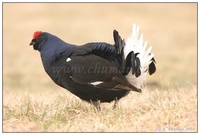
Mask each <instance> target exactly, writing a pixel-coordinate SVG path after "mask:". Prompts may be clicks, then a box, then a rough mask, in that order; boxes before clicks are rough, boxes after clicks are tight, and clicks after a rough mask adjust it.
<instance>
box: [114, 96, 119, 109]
mask: <svg viewBox="0 0 200 135" xmlns="http://www.w3.org/2000/svg"><path fill="white" fill-rule="evenodd" d="M118 102H119V100H118V99H117V97H116V98H115V101H114V105H113V110H116V108H117V104H118Z"/></svg>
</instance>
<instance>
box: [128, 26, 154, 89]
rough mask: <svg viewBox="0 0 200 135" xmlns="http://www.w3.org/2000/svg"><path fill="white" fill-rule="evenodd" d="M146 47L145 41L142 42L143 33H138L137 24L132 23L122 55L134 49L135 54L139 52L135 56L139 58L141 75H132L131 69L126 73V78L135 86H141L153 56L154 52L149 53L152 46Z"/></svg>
mask: <svg viewBox="0 0 200 135" xmlns="http://www.w3.org/2000/svg"><path fill="white" fill-rule="evenodd" d="M146 47H147V41H145V42H144V39H143V34H141V35H139V26H137V25H136V24H133V25H132V34H131V36H130V37H128V39H127V41H126V44H125V47H124V55H125V58H126V57H127V55H128V54H129V53H130V52H131V51H134V53H135V54H136V53H139V54H138V55H137V57H138V58H139V59H140V65H141V67H140V69H141V75H140V76H139V77H136V76H135V75H132V73H131V71H130V72H129V73H128V74H127V75H126V78H127V80H128V81H129V82H130V83H131V84H132V85H133V86H135V87H137V88H141V85H142V83H143V81H144V80H145V78H146V74H147V73H148V68H149V64H150V63H151V62H152V58H153V57H154V54H152V53H150V52H151V49H152V46H150V47H148V48H147V49H146Z"/></svg>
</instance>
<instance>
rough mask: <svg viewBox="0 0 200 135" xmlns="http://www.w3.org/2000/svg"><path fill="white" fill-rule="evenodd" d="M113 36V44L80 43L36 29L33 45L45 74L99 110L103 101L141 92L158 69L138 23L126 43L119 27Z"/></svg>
mask: <svg viewBox="0 0 200 135" xmlns="http://www.w3.org/2000/svg"><path fill="white" fill-rule="evenodd" d="M113 37H114V42H115V43H114V45H111V44H109V43H105V42H93V43H87V44H85V45H82V46H77V45H73V44H70V43H66V42H64V41H63V40H61V39H60V38H58V37H56V36H54V35H52V34H50V33H47V32H41V31H36V32H35V33H34V35H33V39H32V41H31V43H30V45H33V48H34V50H38V51H39V52H40V55H41V59H42V63H43V66H44V69H45V71H46V73H47V74H48V75H49V76H50V78H51V79H52V80H53V81H54V82H55V83H56V84H57V85H59V86H61V87H63V88H65V89H67V90H69V91H70V92H71V93H73V94H74V95H76V96H78V97H79V98H81V99H82V100H85V101H87V102H90V103H93V104H94V105H95V106H96V108H97V109H100V103H101V102H111V101H113V100H114V101H118V100H119V99H121V98H122V97H124V96H126V95H127V94H128V93H129V92H130V91H136V92H141V88H140V87H141V86H140V85H141V84H142V82H143V81H144V79H145V76H146V74H147V73H149V74H150V75H151V74H153V73H154V72H155V71H156V66H155V60H154V55H153V54H152V53H150V51H151V47H149V48H148V49H147V50H146V45H147V43H146V42H145V43H143V36H142V35H141V36H140V37H139V26H137V25H135V24H134V25H133V26H132V35H131V36H130V37H129V38H128V40H127V41H126V42H125V41H124V40H122V39H121V37H120V36H119V34H118V32H117V31H116V30H114V31H113ZM116 103H117V102H116ZM115 105H116V104H114V106H115Z"/></svg>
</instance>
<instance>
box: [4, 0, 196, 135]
mask: <svg viewBox="0 0 200 135" xmlns="http://www.w3.org/2000/svg"><path fill="white" fill-rule="evenodd" d="M11 9H12V10H11ZM133 23H136V24H138V25H139V26H140V31H141V33H143V34H144V40H146V41H148V46H152V47H153V49H152V52H153V53H154V55H155V59H156V66H157V71H156V73H155V74H153V75H152V76H148V77H147V79H146V81H145V83H144V87H143V88H142V93H135V92H131V93H130V94H129V95H128V96H126V97H124V98H123V99H121V100H120V101H119V104H118V106H117V109H116V110H112V105H113V103H110V104H108V103H105V104H102V110H101V112H97V111H96V110H95V109H94V107H93V106H92V105H90V104H88V103H86V102H83V101H82V100H80V99H79V98H77V97H76V96H74V95H72V94H71V93H70V92H68V91H67V90H65V89H63V88H60V87H59V86H57V85H56V84H54V83H53V82H52V80H51V79H50V78H49V77H48V75H47V74H46V73H45V71H44V69H43V66H42V63H41V59H40V55H39V52H37V51H34V50H33V48H32V47H29V43H30V41H31V39H32V35H33V33H34V32H35V31H37V30H42V31H47V32H50V33H52V34H55V35H57V36H58V37H60V38H61V39H63V40H64V41H66V42H68V43H73V44H77V45H82V44H84V43H87V42H96V41H104V42H108V43H113V42H114V41H113V36H112V31H113V29H116V30H118V31H119V33H120V35H121V36H122V37H123V38H124V39H125V40H126V39H127V37H128V36H129V35H130V32H131V25H132V24H133ZM2 96H3V103H2V108H3V124H2V125H3V132H197V4H196V3H3V95H2Z"/></svg>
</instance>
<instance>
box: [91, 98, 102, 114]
mask: <svg viewBox="0 0 200 135" xmlns="http://www.w3.org/2000/svg"><path fill="white" fill-rule="evenodd" d="M91 102H92V104H93V105H94V106H95V107H96V109H97V111H101V106H100V104H101V102H100V100H97V101H91Z"/></svg>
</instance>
